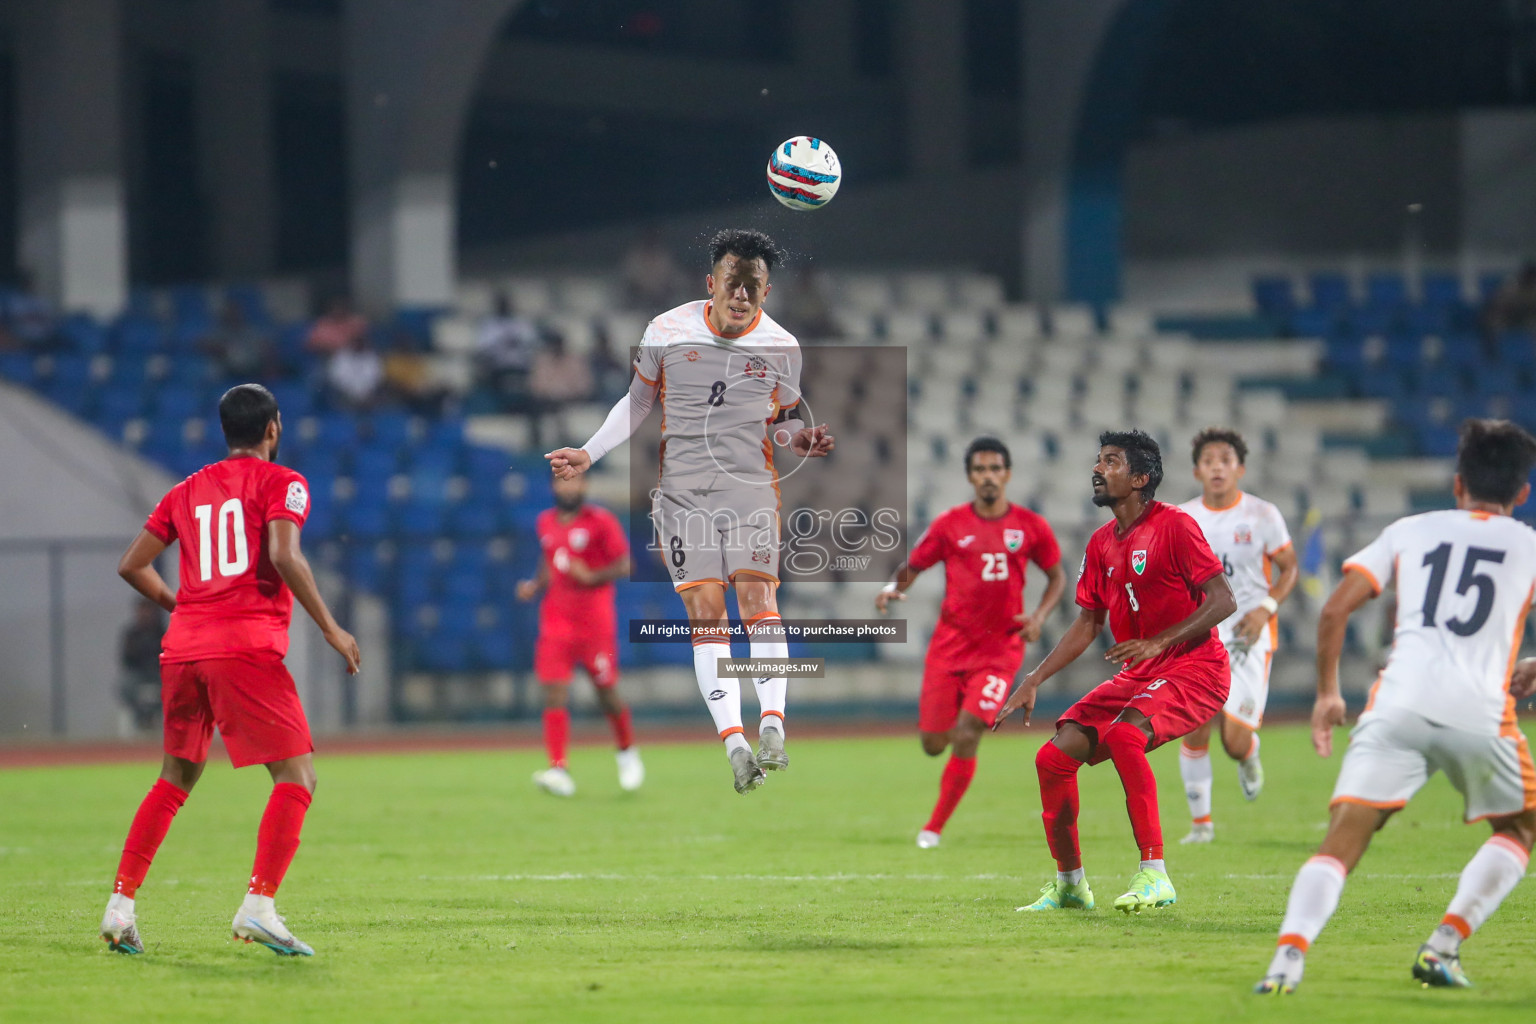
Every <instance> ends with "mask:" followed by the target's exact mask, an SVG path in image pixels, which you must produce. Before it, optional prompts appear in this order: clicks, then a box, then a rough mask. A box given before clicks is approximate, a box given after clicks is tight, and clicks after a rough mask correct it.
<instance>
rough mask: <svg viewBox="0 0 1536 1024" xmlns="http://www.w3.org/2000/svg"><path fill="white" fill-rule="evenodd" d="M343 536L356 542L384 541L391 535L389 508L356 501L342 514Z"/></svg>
mask: <svg viewBox="0 0 1536 1024" xmlns="http://www.w3.org/2000/svg"><path fill="white" fill-rule="evenodd" d="M341 521H342V530H341V532H342V534H343V535H344V536H346V537H349V538H351V539H352V540H354V541H377V540H383V539H384V538H385V537H386V536H387V535H388V534H389V526H390V523H389V507H388V506H387V505H384V504H382V503H380V502H377V501H359V500H356V499H354V500H353V501H351V502H349V503H348V504H347V505H346V508H345V510H344V511H343V512H342V513H341Z"/></svg>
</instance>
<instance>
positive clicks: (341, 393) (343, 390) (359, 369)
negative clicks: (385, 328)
mask: <svg viewBox="0 0 1536 1024" xmlns="http://www.w3.org/2000/svg"><path fill="white" fill-rule="evenodd" d="M325 381H326V384H327V385H329V387H330V391H331V401H332V402H333V403H334V404H335V405H336V406H337V407H338V408H341V409H348V410H351V411H352V412H366V411H368V410H369V409H371V408H373V406H374V404H375V403H376V402H377V400H378V397H379V389H380V387H381V386H382V385H383V383H384V361H383V360H382V359H380V358H379V354H378V352H376V351H374V348H373V343H372V342H371V341H370V340H369V338H368V332H367V331H364V332H362V333H361V334H358V335H357V336H355V337H354V338H353V339H352V343H351V344H350V345H349V346H348V347H347V348H345V349H342V350H341V351H340V352H337V353H336V354H335V355H333V356H331V359H330V362H329V363H327V364H326V368H325Z"/></svg>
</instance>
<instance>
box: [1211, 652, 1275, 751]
mask: <svg viewBox="0 0 1536 1024" xmlns="http://www.w3.org/2000/svg"><path fill="white" fill-rule="evenodd" d="M1274 657H1275V646H1274V640H1272V639H1271V638H1270V633H1269V630H1268V629H1265V630H1264V631H1263V632H1261V633H1260V634H1259V638H1258V639H1257V640H1255V641H1254V642H1253V645H1252V646H1251V647H1246V646H1244V645H1243V644H1240V643H1229V644H1227V661H1229V662H1230V663H1231V665H1232V689H1231V691H1229V692H1228V694H1227V703H1226V704H1225V705H1223V707H1222V711H1224V712H1225V713H1226V715H1227V717H1228V718H1231V719H1234V720H1235V721H1237V722H1240V723H1241V724H1243V725H1246V726H1247V727H1248V728H1250V729H1257V728H1258V727H1259V723H1261V722H1263V721H1264V705H1265V704H1267V703H1268V702H1269V664H1270V662H1271V661H1273V660H1274Z"/></svg>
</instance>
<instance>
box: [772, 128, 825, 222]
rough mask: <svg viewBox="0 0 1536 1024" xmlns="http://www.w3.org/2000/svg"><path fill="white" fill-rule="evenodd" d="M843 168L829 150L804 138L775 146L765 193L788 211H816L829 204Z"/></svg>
mask: <svg viewBox="0 0 1536 1024" xmlns="http://www.w3.org/2000/svg"><path fill="white" fill-rule="evenodd" d="M842 180H843V165H842V164H841V163H839V162H838V160H837V154H836V153H834V152H832V147H831V146H829V145H827V144H826V143H825V142H823V141H822V140H820V139H813V138H810V137H809V136H806V135H796V136H795V137H794V138H792V139H789V140H788V141H786V142H784V143H782V144H780V145H779V146H777V147H776V148H775V149H774V151H773V153H772V154H771V155H770V156H769V157H768V191H769V192H772V193H773V198H775V199H777V200H778V201H779V202H781V203H783V204H784V205H785V206H787V207H789V208H790V209H791V210H816V209H819V208H821V207H823V206H825V205H827V204H828V203H830V202H831V201H832V197H833V196H835V195H837V186H838V185H839V184H840V183H841V182H842Z"/></svg>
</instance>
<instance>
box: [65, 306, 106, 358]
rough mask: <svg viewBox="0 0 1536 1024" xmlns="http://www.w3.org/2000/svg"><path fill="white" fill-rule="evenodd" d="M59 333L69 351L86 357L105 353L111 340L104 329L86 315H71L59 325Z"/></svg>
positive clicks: (93, 318)
mask: <svg viewBox="0 0 1536 1024" xmlns="http://www.w3.org/2000/svg"><path fill="white" fill-rule="evenodd" d="M59 333H60V334H61V335H63V337H64V340H65V342H66V343H67V344H68V345H69V347H70V349H71V350H73V351H75V352H79V353H80V354H81V355H88V356H94V355H100V354H101V353H103V352H105V351H107V348H108V346H109V342H110V340H111V339H110V336H109V335H108V332H107V329H106V327H104V326H102V324H101V323H99V322H98V321H97V320H96V318H95V317H93V316H90V315H89V314H87V313H72V314H70V315H69V316H67V317H65V318H64V322H63V323H61V324H59Z"/></svg>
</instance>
